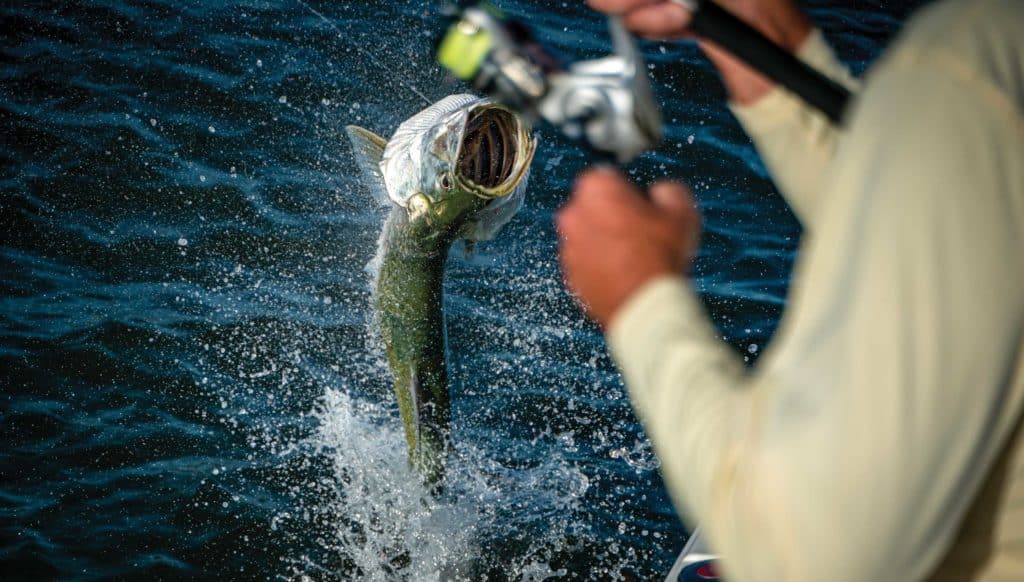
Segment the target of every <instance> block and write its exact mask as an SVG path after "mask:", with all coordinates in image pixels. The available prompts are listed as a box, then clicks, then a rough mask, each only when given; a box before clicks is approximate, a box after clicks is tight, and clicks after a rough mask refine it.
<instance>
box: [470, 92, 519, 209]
mask: <svg viewBox="0 0 1024 582" xmlns="http://www.w3.org/2000/svg"><path fill="white" fill-rule="evenodd" d="M518 135H519V123H518V122H517V121H516V118H515V116H514V115H513V114H512V113H510V112H508V111H506V110H504V109H500V108H497V107H485V108H482V109H479V110H477V111H475V112H473V113H472V114H470V117H469V120H468V121H467V122H466V129H465V131H464V132H463V138H462V145H461V147H460V148H459V159H458V162H457V163H456V167H457V168H458V172H459V175H460V176H461V177H462V178H463V179H464V180H466V181H468V182H471V183H472V184H473V185H475V186H478V187H481V188H486V189H492V188H497V187H498V186H501V185H502V184H504V183H505V182H506V181H507V180H508V179H509V178H510V177H511V176H512V172H513V170H514V169H515V166H516V158H517V156H518V155H519V154H518V142H517V139H518Z"/></svg>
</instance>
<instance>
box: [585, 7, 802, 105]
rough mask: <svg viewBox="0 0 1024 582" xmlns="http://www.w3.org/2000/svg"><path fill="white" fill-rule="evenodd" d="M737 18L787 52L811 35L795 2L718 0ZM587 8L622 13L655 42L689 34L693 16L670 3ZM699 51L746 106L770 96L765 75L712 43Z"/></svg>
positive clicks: (736, 99)
mask: <svg viewBox="0 0 1024 582" xmlns="http://www.w3.org/2000/svg"><path fill="white" fill-rule="evenodd" d="M717 2H718V4H720V5H721V6H722V7H723V8H725V9H726V10H728V11H729V12H731V13H733V15H735V16H736V17H737V18H739V19H740V20H743V21H744V22H746V23H747V24H749V25H751V26H753V27H754V28H756V29H757V30H759V31H761V33H762V34H764V35H765V36H766V37H768V38H769V39H770V40H772V41H773V42H775V43H776V44H778V45H779V46H781V47H782V48H784V49H786V50H787V51H789V52H791V53H796V52H797V51H798V50H800V47H801V46H802V45H803V43H804V40H806V39H807V36H808V35H809V34H810V33H811V24H810V22H809V21H808V20H807V17H806V16H804V14H803V12H801V11H800V8H799V7H798V6H797V5H796V3H795V2H793V0H717ZM587 4H590V7H591V8H593V9H595V10H599V11H601V12H604V13H606V14H620V15H622V18H623V21H624V22H625V24H626V27H627V28H629V29H630V30H632V31H633V32H634V33H636V34H638V35H640V36H643V37H646V38H653V39H670V38H681V37H684V36H689V27H690V20H691V15H690V12H689V11H688V10H687V9H686V8H684V7H683V6H682V5H680V4H678V3H676V2H671V1H670V0H587ZM699 44H700V47H701V48H702V49H703V50H704V52H705V53H706V54H707V55H708V58H709V59H711V62H713V63H714V64H715V67H716V68H717V69H718V71H719V73H721V75H722V82H723V83H725V86H726V88H727V89H728V90H729V95H730V96H731V98H732V100H733V101H734V102H736V103H738V104H740V105H750V104H752V103H754V102H755V101H757V100H758V99H760V98H761V97H763V96H764V95H766V94H768V92H769V91H771V89H772V87H774V85H773V84H772V82H771V81H769V80H768V79H767V78H766V77H764V76H762V75H761V74H760V73H758V72H757V71H755V70H754V69H751V68H750V67H748V66H747V65H746V64H744V63H743V62H742V61H740V60H739V59H737V58H735V57H733V56H732V55H731V54H729V53H727V52H725V51H724V50H722V49H721V48H719V47H718V46H717V45H715V44H714V43H712V42H707V41H699Z"/></svg>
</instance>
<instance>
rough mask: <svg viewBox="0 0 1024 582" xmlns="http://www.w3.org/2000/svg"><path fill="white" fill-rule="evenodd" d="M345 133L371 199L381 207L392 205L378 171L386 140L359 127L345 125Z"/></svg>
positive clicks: (382, 176)
mask: <svg viewBox="0 0 1024 582" xmlns="http://www.w3.org/2000/svg"><path fill="white" fill-rule="evenodd" d="M345 133H346V134H348V140H349V141H350V142H351V143H352V153H353V154H354V156H355V159H356V165H358V166H359V170H360V171H361V172H362V173H363V181H364V182H365V183H366V187H367V188H369V189H370V193H371V194H373V198H374V199H375V200H376V201H377V203H379V204H380V205H381V206H388V205H390V204H392V202H391V199H390V198H389V197H388V192H387V190H386V189H385V188H384V175H383V174H382V173H381V170H380V160H381V158H382V157H383V156H384V146H386V145H387V144H388V142H387V140H386V139H384V138H382V137H381V136H379V135H377V134H375V133H373V132H372V131H370V130H368V129H365V128H362V127H359V126H358V125H346V126H345Z"/></svg>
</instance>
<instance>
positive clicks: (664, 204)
mask: <svg viewBox="0 0 1024 582" xmlns="http://www.w3.org/2000/svg"><path fill="white" fill-rule="evenodd" d="M650 192H651V202H653V203H654V205H655V206H657V207H658V208H660V209H661V210H664V211H666V212H668V213H669V214H670V215H671V216H673V217H677V218H682V217H684V216H686V215H688V214H689V213H690V212H692V211H693V195H692V194H691V193H690V189H689V188H687V187H686V186H684V185H682V184H680V183H678V182H658V183H657V184H654V185H652V186H651V188H650Z"/></svg>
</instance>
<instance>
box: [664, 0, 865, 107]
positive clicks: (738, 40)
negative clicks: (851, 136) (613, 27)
mask: <svg viewBox="0 0 1024 582" xmlns="http://www.w3.org/2000/svg"><path fill="white" fill-rule="evenodd" d="M669 2H672V3H673V4H678V5H680V6H682V7H683V8H685V9H687V10H688V11H689V12H690V14H691V15H692V16H691V20H690V28H691V29H693V31H694V32H696V33H697V34H698V35H699V36H702V37H704V38H705V39H707V40H710V41H712V42H714V43H715V44H717V45H719V46H721V47H722V48H724V49H725V50H727V51H729V52H730V53H732V54H733V55H734V56H736V57H739V59H740V60H742V61H744V62H745V63H747V64H748V65H750V66H751V67H753V68H754V69H756V70H757V71H758V72H760V73H761V74H763V75H764V76H766V77H768V78H769V79H771V80H772V81H775V82H776V83H778V84H779V85H782V86H783V87H785V88H787V89H789V90H790V91H792V92H793V93H794V94H796V95H797V96H799V97H800V98H801V99H803V100H804V101H805V102H806V103H807V104H808V105H810V106H811V107H814V108H815V109H817V110H819V111H821V112H822V113H824V114H825V115H826V116H827V117H828V118H829V120H831V121H832V122H833V123H836V124H839V123H841V122H842V120H843V112H844V111H845V110H846V105H847V103H848V102H849V101H850V92H849V91H847V89H846V88H845V87H843V86H842V85H840V84H839V83H836V82H835V81H833V80H832V79H830V78H828V77H826V76H825V75H822V74H821V73H819V72H818V71H816V70H814V69H813V68H811V67H810V66H808V65H807V64H806V63H804V62H803V61H801V60H800V59H798V58H796V57H795V56H793V55H792V54H791V53H789V52H787V51H786V50H785V49H783V48H782V47H780V46H779V45H777V44H775V43H774V42H772V41H771V40H769V39H768V37H766V36H764V35H763V34H761V32H760V31H758V30H756V29H755V28H754V27H752V26H750V25H749V24H747V23H746V22H743V21H742V20H740V19H739V18H736V17H735V16H733V15H732V13H731V12H729V11H727V10H725V9H724V8H722V7H721V6H719V5H718V4H716V3H715V2H713V1H712V0H669Z"/></svg>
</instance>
